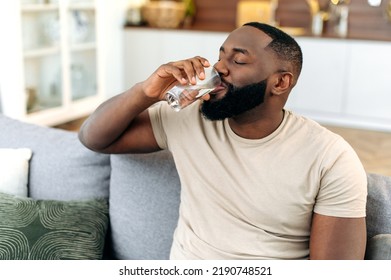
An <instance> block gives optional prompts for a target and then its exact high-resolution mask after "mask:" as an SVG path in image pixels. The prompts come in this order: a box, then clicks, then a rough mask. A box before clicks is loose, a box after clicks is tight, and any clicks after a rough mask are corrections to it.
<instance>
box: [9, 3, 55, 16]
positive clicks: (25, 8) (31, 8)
mask: <svg viewBox="0 0 391 280" xmlns="http://www.w3.org/2000/svg"><path fill="white" fill-rule="evenodd" d="M14 1H15V0H14ZM16 1H17V0H16ZM58 8H59V5H58V4H23V5H22V8H21V10H22V12H23V13H37V12H49V11H57V10H58Z"/></svg>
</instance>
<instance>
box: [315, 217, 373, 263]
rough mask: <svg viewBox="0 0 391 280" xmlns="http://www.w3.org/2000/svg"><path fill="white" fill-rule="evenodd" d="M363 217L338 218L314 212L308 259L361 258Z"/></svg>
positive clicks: (364, 240)
mask: <svg viewBox="0 0 391 280" xmlns="http://www.w3.org/2000/svg"><path fill="white" fill-rule="evenodd" d="M366 241H367V236H366V223H365V218H339V217H331V216H324V215H320V214H316V213H315V214H314V216H313V218H312V226H311V236H310V259H313V260H316V259H317V260H348V259H350V260H362V259H364V255H365V248H366Z"/></svg>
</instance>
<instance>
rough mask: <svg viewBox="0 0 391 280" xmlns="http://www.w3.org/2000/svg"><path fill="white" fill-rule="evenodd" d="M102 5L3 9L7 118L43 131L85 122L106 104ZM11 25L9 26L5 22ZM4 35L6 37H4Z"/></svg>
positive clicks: (71, 2) (39, 3)
mask: <svg viewBox="0 0 391 280" xmlns="http://www.w3.org/2000/svg"><path fill="white" fill-rule="evenodd" d="M102 3H103V2H102V0H14V1H6V2H4V3H2V10H3V13H2V22H1V24H2V25H4V24H6V25H7V29H8V31H7V37H6V38H7V40H6V41H5V40H4V39H5V38H3V40H4V41H3V42H6V43H5V44H3V46H2V47H1V53H2V56H3V57H2V65H1V68H2V69H1V70H2V71H1V76H0V81H1V87H2V93H1V99H2V102H1V103H2V106H3V113H4V114H5V115H8V116H10V117H14V118H17V119H21V120H25V121H28V122H32V123H37V124H41V125H56V124H59V123H64V122H66V121H69V120H72V119H75V118H78V117H82V116H85V115H87V114H89V113H90V112H92V110H94V109H95V108H96V106H97V105H98V104H99V103H101V102H102V101H103V99H104V85H103V83H104V80H105V79H104V72H103V69H104V67H105V65H104V63H105V61H104V41H103V40H104V36H101V34H100V33H99V32H98V30H102V26H101V25H102V19H103V16H104V11H103V10H104V9H102ZM5 20H7V21H8V22H5ZM3 35H4V33H3Z"/></svg>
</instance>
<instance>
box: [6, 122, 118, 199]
mask: <svg viewBox="0 0 391 280" xmlns="http://www.w3.org/2000/svg"><path fill="white" fill-rule="evenodd" d="M0 129H1V133H0V148H30V149H31V150H32V152H33V156H32V158H31V161H30V172H29V196H30V197H33V198H36V199H56V200H57V199H58V200H77V199H87V198H95V197H105V198H107V197H108V195H109V181H110V171H111V170H110V157H109V156H108V155H103V154H98V153H95V152H92V151H90V150H88V149H87V148H85V147H84V146H83V145H82V144H81V143H80V141H79V140H78V138H77V133H75V132H70V131H64V130H61V129H55V128H48V127H43V126H38V125H33V124H28V123H24V122H20V121H17V120H14V119H11V118H8V117H5V116H3V115H0Z"/></svg>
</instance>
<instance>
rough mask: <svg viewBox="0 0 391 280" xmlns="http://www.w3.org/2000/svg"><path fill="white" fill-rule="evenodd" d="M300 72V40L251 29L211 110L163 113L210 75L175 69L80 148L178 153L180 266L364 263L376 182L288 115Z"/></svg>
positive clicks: (104, 117) (102, 113) (160, 73)
mask: <svg viewBox="0 0 391 280" xmlns="http://www.w3.org/2000/svg"><path fill="white" fill-rule="evenodd" d="M301 66H302V53H301V50H300V47H299V46H298V44H297V43H296V41H295V40H294V39H293V38H291V37H290V36H289V35H287V34H285V33H284V32H282V31H280V30H279V29H276V28H274V27H272V26H269V25H266V24H261V23H248V24H245V25H244V26H242V27H240V28H238V29H236V30H234V31H233V32H232V33H231V34H230V35H229V36H228V38H227V39H226V41H225V42H224V43H223V45H222V46H221V48H220V52H219V61H218V62H217V63H216V64H215V65H214V67H215V68H216V69H217V71H218V72H219V73H220V76H221V78H222V83H221V85H220V86H218V87H217V88H216V89H215V90H214V91H213V92H212V93H210V94H209V95H207V96H205V97H203V99H204V100H203V101H202V102H195V103H193V104H192V105H190V106H189V107H187V108H185V109H183V110H182V111H180V112H174V111H173V110H172V109H171V108H170V107H169V106H168V105H167V104H166V102H159V101H162V100H164V96H165V93H166V92H167V90H168V89H169V88H170V87H172V86H173V85H174V84H175V83H178V82H179V83H181V84H186V83H189V82H190V83H193V84H194V83H195V76H196V75H197V76H198V77H199V78H200V79H202V78H204V72H203V71H204V70H203V69H204V67H210V65H209V62H208V61H207V60H206V59H204V58H202V57H194V58H191V59H187V60H182V61H177V62H172V63H168V64H165V65H162V66H160V67H159V68H158V69H157V70H156V71H155V72H154V73H153V74H152V75H151V76H150V77H149V78H148V79H147V80H145V81H143V82H141V83H138V84H136V85H135V86H133V87H132V88H131V89H129V90H128V91H126V92H124V93H122V94H120V95H118V96H115V97H113V98H111V99H110V100H108V101H106V102H105V103H104V104H102V105H101V106H100V107H99V108H98V109H97V110H96V112H94V114H92V115H91V116H90V117H89V119H88V120H87V121H86V122H85V123H84V124H83V126H82V128H81V131H80V140H81V141H82V143H84V144H85V145H86V146H87V147H88V148H90V149H92V150H95V151H99V152H103V153H146V152H154V151H158V150H160V149H169V150H170V151H171V152H172V154H173V157H174V159H175V163H176V167H177V169H178V173H179V176H180V179H181V185H182V190H181V207H180V217H179V221H178V225H177V228H176V231H175V235H174V242H173V245H172V249H171V258H172V259H307V258H310V259H362V258H363V257H364V252H365V245H366V228H365V205H366V174H365V172H364V169H363V167H362V165H361V163H360V161H359V159H358V158H357V155H356V154H355V152H354V151H353V150H352V148H351V147H350V146H349V145H348V144H347V143H346V142H345V141H344V140H343V139H342V138H341V137H339V136H337V135H335V134H333V133H331V132H329V131H328V130H326V129H325V128H323V127H321V126H320V125H318V124H317V123H315V122H313V121H310V120H308V119H306V118H303V117H300V116H297V115H295V114H294V113H292V112H289V111H287V110H285V109H284V105H285V103H286V101H287V98H288V95H289V93H290V91H291V90H292V88H293V87H294V86H295V84H296V82H297V79H298V77H299V74H300V71H301ZM314 94H316V93H314ZM152 105H154V106H152Z"/></svg>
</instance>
